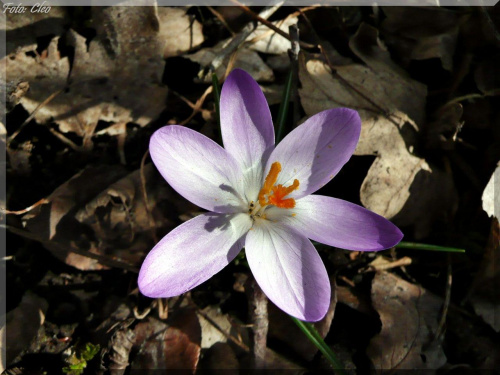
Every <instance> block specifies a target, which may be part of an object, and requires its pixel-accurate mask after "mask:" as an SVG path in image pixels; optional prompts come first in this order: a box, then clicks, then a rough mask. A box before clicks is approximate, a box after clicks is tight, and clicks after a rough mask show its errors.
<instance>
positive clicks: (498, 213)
mask: <svg viewBox="0 0 500 375" xmlns="http://www.w3.org/2000/svg"><path fill="white" fill-rule="evenodd" d="M482 201H483V210H484V211H486V213H487V214H488V216H490V217H496V218H497V219H500V162H499V163H498V165H497V168H496V169H495V172H494V173H493V174H492V175H491V178H490V181H489V182H488V184H487V185H486V188H485V189H484V192H483V197H482Z"/></svg>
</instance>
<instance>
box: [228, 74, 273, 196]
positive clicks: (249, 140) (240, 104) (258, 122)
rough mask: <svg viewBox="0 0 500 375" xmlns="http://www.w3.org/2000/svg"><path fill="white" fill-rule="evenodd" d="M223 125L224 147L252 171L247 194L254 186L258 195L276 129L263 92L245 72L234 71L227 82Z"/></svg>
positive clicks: (247, 182) (242, 165)
mask: <svg viewBox="0 0 500 375" xmlns="http://www.w3.org/2000/svg"><path fill="white" fill-rule="evenodd" d="M220 124H221V131H222V139H223V141H224V148H225V149H226V150H227V151H228V152H229V153H230V154H231V155H232V156H233V157H234V158H235V159H236V160H237V161H238V163H239V164H240V167H241V169H242V170H243V171H249V172H250V176H249V181H246V185H247V191H248V185H249V184H250V185H252V186H251V190H252V193H253V190H257V192H256V193H255V195H256V194H258V191H259V189H260V186H253V185H254V184H257V185H260V183H261V181H262V164H264V163H265V162H266V160H263V157H264V159H265V157H266V155H265V153H266V151H268V150H270V148H272V146H273V145H274V127H273V121H272V118H271V112H270V111H269V106H268V105H267V101H266V98H265V97H264V94H263V93H262V90H261V89H260V87H259V85H258V84H257V82H255V80H254V79H253V78H252V77H251V76H250V75H249V74H248V73H246V72H245V71H244V70H241V69H235V70H233V71H232V72H231V74H229V76H228V77H227V79H226V81H225V82H224V85H223V87H222V92H221V97H220ZM269 152H270V151H268V153H269ZM267 155H268V154H267ZM252 199H253V198H252Z"/></svg>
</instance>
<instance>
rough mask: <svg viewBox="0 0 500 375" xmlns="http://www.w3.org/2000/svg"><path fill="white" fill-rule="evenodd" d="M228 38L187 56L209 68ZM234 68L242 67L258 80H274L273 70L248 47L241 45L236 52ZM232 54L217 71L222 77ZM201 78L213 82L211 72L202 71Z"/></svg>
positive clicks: (218, 75)
mask: <svg viewBox="0 0 500 375" xmlns="http://www.w3.org/2000/svg"><path fill="white" fill-rule="evenodd" d="M227 43H228V40H226V41H222V42H219V43H217V44H216V45H215V46H214V47H210V48H203V49H201V50H199V51H198V52H196V53H193V54H191V55H187V56H186V57H187V58H188V59H189V60H191V61H193V62H195V63H198V64H200V65H201V66H202V67H204V68H207V67H209V66H210V64H211V63H212V61H213V60H214V58H215V57H216V56H217V55H219V54H220V52H221V51H222V49H223V48H224V47H225V46H226V45H227ZM235 54H236V55H235V57H234V65H232V68H233V69H236V68H240V69H243V70H245V71H246V72H247V73H248V74H250V75H251V76H252V77H253V78H254V79H255V80H256V81H258V82H272V81H274V73H273V71H272V70H271V69H270V68H269V67H268V66H267V65H266V63H265V62H264V61H263V60H262V59H261V57H260V56H259V54H258V53H257V52H255V51H252V50H249V49H248V48H246V47H241V48H240V49H238V50H237V51H236V52H235ZM230 59H231V56H227V57H226V59H225V60H224V63H223V64H222V65H221V66H220V67H218V68H217V69H216V71H215V73H216V74H217V77H218V78H219V79H221V78H222V77H223V76H224V75H225V74H226V69H227V64H228V63H229V60H230ZM200 78H201V79H202V80H203V82H206V83H211V82H212V76H211V74H208V75H204V74H201V73H200Z"/></svg>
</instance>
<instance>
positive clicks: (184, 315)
mask: <svg viewBox="0 0 500 375" xmlns="http://www.w3.org/2000/svg"><path fill="white" fill-rule="evenodd" d="M134 333H135V343H134V348H135V349H136V350H138V352H137V354H136V355H135V357H134V358H133V359H132V366H131V367H132V369H133V370H134V369H135V370H137V369H139V370H141V371H144V372H141V373H145V374H149V373H154V372H148V371H147V370H153V371H154V370H157V369H166V370H169V369H170V370H182V369H184V370H191V371H192V373H194V372H195V370H196V367H197V365H198V360H199V358H200V353H201V348H200V344H201V328H200V324H199V322H198V318H197V316H196V313H195V312H194V311H193V310H191V309H186V310H184V311H179V312H178V315H177V316H176V318H175V319H174V320H173V321H172V322H171V324H170V325H169V324H166V323H164V322H162V321H160V320H158V319H155V318H152V317H148V318H147V319H146V320H144V321H142V322H140V323H138V324H137V325H136V326H135V328H134Z"/></svg>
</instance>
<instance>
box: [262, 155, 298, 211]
mask: <svg viewBox="0 0 500 375" xmlns="http://www.w3.org/2000/svg"><path fill="white" fill-rule="evenodd" d="M280 172H281V164H280V163H279V162H277V161H276V162H274V163H273V164H272V165H271V169H270V170H269V173H268V175H267V176H266V179H265V181H264V186H263V187H262V189H261V190H260V192H259V203H260V205H261V206H262V207H264V206H267V205H269V204H272V205H273V206H276V207H280V208H294V207H295V199H293V198H286V199H285V197H286V196H287V195H288V194H290V193H291V192H292V191H294V190H297V189H298V188H299V180H294V181H293V184H292V185H290V186H283V185H281V184H280V185H275V183H276V181H278V175H279V173H280ZM271 191H272V193H271Z"/></svg>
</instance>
